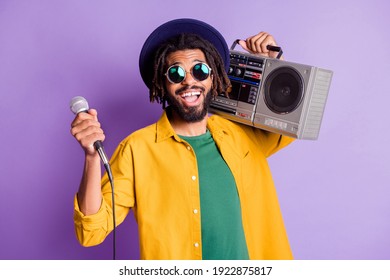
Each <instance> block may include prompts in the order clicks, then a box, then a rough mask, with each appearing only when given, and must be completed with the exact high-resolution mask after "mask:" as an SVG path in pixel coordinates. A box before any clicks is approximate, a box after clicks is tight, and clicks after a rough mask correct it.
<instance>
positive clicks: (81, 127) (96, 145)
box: [70, 96, 108, 164]
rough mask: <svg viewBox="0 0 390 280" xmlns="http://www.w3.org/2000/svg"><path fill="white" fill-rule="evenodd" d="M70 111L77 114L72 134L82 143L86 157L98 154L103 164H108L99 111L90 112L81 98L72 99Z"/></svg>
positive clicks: (84, 100)
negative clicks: (98, 116)
mask: <svg viewBox="0 0 390 280" xmlns="http://www.w3.org/2000/svg"><path fill="white" fill-rule="evenodd" d="M70 109H71V110H72V112H73V113H74V114H76V118H75V119H74V120H73V122H72V124H71V127H72V128H71V134H72V135H73V136H74V137H75V138H76V140H77V141H78V142H79V143H80V145H81V147H82V148H83V150H84V151H85V153H86V155H90V156H93V155H95V154H96V152H97V153H98V154H99V156H100V158H101V159H102V161H103V163H104V164H108V160H107V157H106V155H105V153H104V150H103V145H102V141H104V139H105V135H104V132H103V130H102V128H101V125H100V123H99V121H98V118H97V111H96V110H94V109H91V110H89V106H88V102H87V100H86V99H85V98H84V97H81V96H76V97H74V98H72V100H71V102H70Z"/></svg>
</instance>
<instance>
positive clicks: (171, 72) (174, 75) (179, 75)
mask: <svg viewBox="0 0 390 280" xmlns="http://www.w3.org/2000/svg"><path fill="white" fill-rule="evenodd" d="M185 76H186V72H185V71H184V69H183V68H181V67H180V66H172V67H170V68H169V69H168V78H169V80H170V81H171V82H173V83H180V82H181V81H183V80H184V77H185Z"/></svg>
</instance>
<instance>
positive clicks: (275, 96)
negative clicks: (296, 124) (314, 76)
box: [264, 67, 304, 114]
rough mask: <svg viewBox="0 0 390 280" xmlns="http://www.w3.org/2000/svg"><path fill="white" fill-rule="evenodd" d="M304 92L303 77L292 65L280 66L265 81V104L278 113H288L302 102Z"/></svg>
mask: <svg viewBox="0 0 390 280" xmlns="http://www.w3.org/2000/svg"><path fill="white" fill-rule="evenodd" d="M303 94H304V84H303V79H302V77H301V75H300V74H299V73H298V72H297V71H296V70H295V69H294V68H291V67H279V68H277V69H275V70H273V71H272V72H271V73H270V74H269V75H268V76H267V78H266V80H265V82H264V99H265V104H266V105H267V107H268V108H269V109H270V110H271V111H273V112H274V113H277V114H288V113H290V112H292V111H294V110H295V109H296V108H297V107H298V106H299V104H300V103H301V101H302V98H303Z"/></svg>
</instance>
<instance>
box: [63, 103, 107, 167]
mask: <svg viewBox="0 0 390 280" xmlns="http://www.w3.org/2000/svg"><path fill="white" fill-rule="evenodd" d="M70 110H71V111H72V112H73V113H74V114H75V115H77V114H78V113H88V110H89V106H88V102H87V100H86V99H85V98H84V97H82V96H76V97H73V98H72V99H71V100H70ZM93 146H94V147H95V150H96V151H97V152H98V154H99V156H100V159H101V160H102V162H103V164H104V166H105V167H106V169H110V168H109V162H108V159H107V156H106V153H105V152H104V148H103V144H102V142H101V141H100V140H97V141H96V142H95V143H93Z"/></svg>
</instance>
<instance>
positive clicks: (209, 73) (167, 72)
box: [165, 62, 212, 84]
mask: <svg viewBox="0 0 390 280" xmlns="http://www.w3.org/2000/svg"><path fill="white" fill-rule="evenodd" d="M199 64H200V65H201V66H202V67H203V66H206V67H207V69H208V70H209V72H208V74H207V77H206V78H204V79H203V80H199V79H198V78H196V77H195V76H194V73H193V72H194V68H195V66H197V65H199ZM172 67H178V68H181V69H182V70H183V72H184V76H183V79H182V80H180V81H179V82H174V81H172V80H171V79H170V77H169V70H170V69H171V68H172ZM202 67H201V68H202ZM211 70H212V69H211V67H210V66H209V65H208V64H207V63H205V62H198V63H196V64H194V66H192V67H191V70H190V71H189V72H188V71H185V69H184V68H183V67H182V66H180V65H176V64H174V65H171V66H169V67H168V69H167V71H166V72H165V76H166V77H167V80H168V81H169V82H170V83H171V84H180V83H181V82H183V81H184V80H185V79H186V76H187V73H191V75H192V77H193V78H194V79H195V80H197V81H198V82H201V81H204V80H207V78H208V77H210V75H211Z"/></svg>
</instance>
